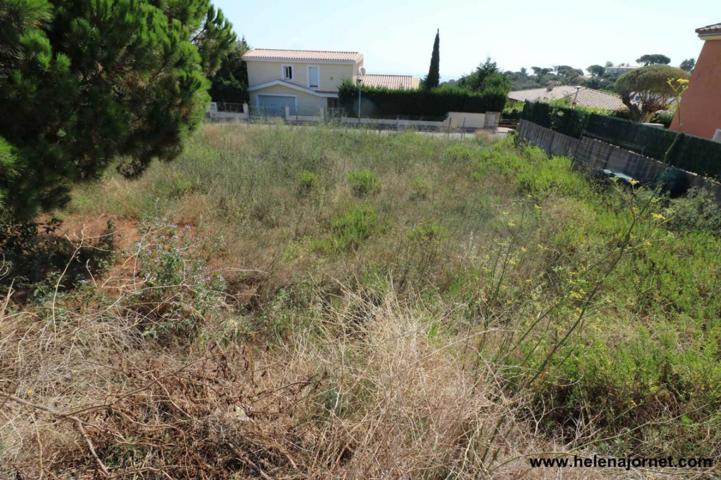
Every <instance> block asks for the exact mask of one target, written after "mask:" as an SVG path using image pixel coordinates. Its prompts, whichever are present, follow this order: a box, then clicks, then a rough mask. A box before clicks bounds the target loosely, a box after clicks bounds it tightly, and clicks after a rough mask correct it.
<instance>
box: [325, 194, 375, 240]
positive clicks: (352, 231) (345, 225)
mask: <svg viewBox="0 0 721 480" xmlns="http://www.w3.org/2000/svg"><path fill="white" fill-rule="evenodd" d="M377 228H378V213H377V212H376V211H375V209H374V208H373V207H372V206H370V205H360V206H357V207H354V208H352V209H350V210H348V211H347V212H346V213H345V214H343V215H342V216H341V217H339V218H337V219H336V220H335V221H334V222H333V225H332V231H333V240H332V242H333V246H334V247H335V249H336V250H345V249H348V248H352V249H355V248H358V246H359V245H360V244H361V243H362V242H363V241H364V240H367V239H368V238H369V237H370V236H371V235H372V234H373V232H374V231H375V230H376V229H377Z"/></svg>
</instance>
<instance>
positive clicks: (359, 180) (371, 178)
mask: <svg viewBox="0 0 721 480" xmlns="http://www.w3.org/2000/svg"><path fill="white" fill-rule="evenodd" d="M348 184H349V185H350V189H351V192H353V195H354V196H356V197H358V198H363V197H365V196H368V195H371V194H374V193H376V192H377V191H378V190H379V189H380V180H378V177H377V176H376V175H375V174H374V173H373V172H371V171H370V170H356V171H354V172H351V173H350V174H348Z"/></svg>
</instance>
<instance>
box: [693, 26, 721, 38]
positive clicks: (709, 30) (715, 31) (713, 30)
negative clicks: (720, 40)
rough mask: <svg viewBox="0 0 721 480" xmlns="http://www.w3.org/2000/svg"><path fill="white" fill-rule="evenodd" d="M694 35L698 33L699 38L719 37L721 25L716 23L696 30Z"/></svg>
mask: <svg viewBox="0 0 721 480" xmlns="http://www.w3.org/2000/svg"><path fill="white" fill-rule="evenodd" d="M696 33H698V34H699V35H701V36H705V35H719V34H721V23H716V24H714V25H707V26H705V27H701V28H697V29H696Z"/></svg>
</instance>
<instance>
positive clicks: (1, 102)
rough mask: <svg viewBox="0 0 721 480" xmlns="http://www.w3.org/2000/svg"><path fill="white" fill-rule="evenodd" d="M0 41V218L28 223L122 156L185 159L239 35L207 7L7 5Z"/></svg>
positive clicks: (166, 1) (44, 0) (0, 0)
mask: <svg viewBox="0 0 721 480" xmlns="http://www.w3.org/2000/svg"><path fill="white" fill-rule="evenodd" d="M0 40H2V42H1V43H0V112H3V113H4V114H3V115H0V213H2V214H3V216H5V217H8V216H9V217H10V218H11V219H13V220H14V221H22V220H28V219H31V218H32V217H33V216H34V215H35V214H36V213H37V212H38V211H40V210H49V209H52V208H56V207H61V206H63V205H64V204H65V203H66V202H67V200H68V192H69V191H70V188H71V186H72V184H73V183H76V182H81V181H87V180H92V179H95V178H98V177H99V176H100V175H101V174H102V172H103V171H104V170H105V169H106V168H107V166H108V165H109V164H110V162H111V161H112V160H113V159H114V158H116V157H118V156H123V157H125V158H128V161H127V162H126V163H125V164H124V165H123V171H124V172H125V173H127V174H131V175H136V174H139V173H141V172H142V171H143V169H144V168H145V167H146V166H147V165H148V164H149V163H150V161H151V160H152V159H154V158H158V159H162V160H170V159H172V158H174V157H175V156H177V155H178V154H179V152H180V151H181V148H182V142H183V140H184V138H185V137H187V135H188V134H189V132H190V131H191V130H192V129H193V128H195V127H196V126H197V125H198V124H199V122H200V120H201V119H202V116H203V112H204V109H205V105H206V104H207V101H208V94H207V88H208V85H209V82H208V80H207V78H206V76H205V74H206V73H211V72H213V71H214V70H215V69H217V68H218V67H219V65H220V63H221V61H222V58H223V56H224V51H226V50H227V48H228V45H232V44H233V43H234V42H235V35H234V34H233V32H232V27H231V26H230V24H229V23H228V22H227V21H226V20H225V19H224V18H223V17H222V14H220V13H219V12H218V11H217V10H214V9H213V8H212V7H211V5H210V0H77V1H73V2H68V1H64V0H50V1H48V0H0ZM6 112H7V114H6ZM9 112H12V113H11V114H10V113H9Z"/></svg>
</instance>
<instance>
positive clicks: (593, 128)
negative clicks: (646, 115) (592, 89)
mask: <svg viewBox="0 0 721 480" xmlns="http://www.w3.org/2000/svg"><path fill="white" fill-rule="evenodd" d="M585 135H587V136H589V137H594V138H598V139H599V140H605V141H607V142H608V143H613V144H614V145H618V146H619V147H623V148H625V149H627V150H631V151H633V152H636V153H640V154H641V155H646V156H647V157H651V158H655V159H656V160H661V161H663V160H664V157H665V156H666V151H667V150H668V149H669V148H670V147H671V145H672V144H673V141H674V139H675V138H676V135H678V134H677V133H675V132H672V131H670V130H665V129H663V128H656V127H649V126H647V125H643V124H641V123H635V122H631V121H629V120H622V119H620V118H612V117H604V116H603V115H595V114H594V115H591V118H589V120H588V125H587V126H586V131H585Z"/></svg>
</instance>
